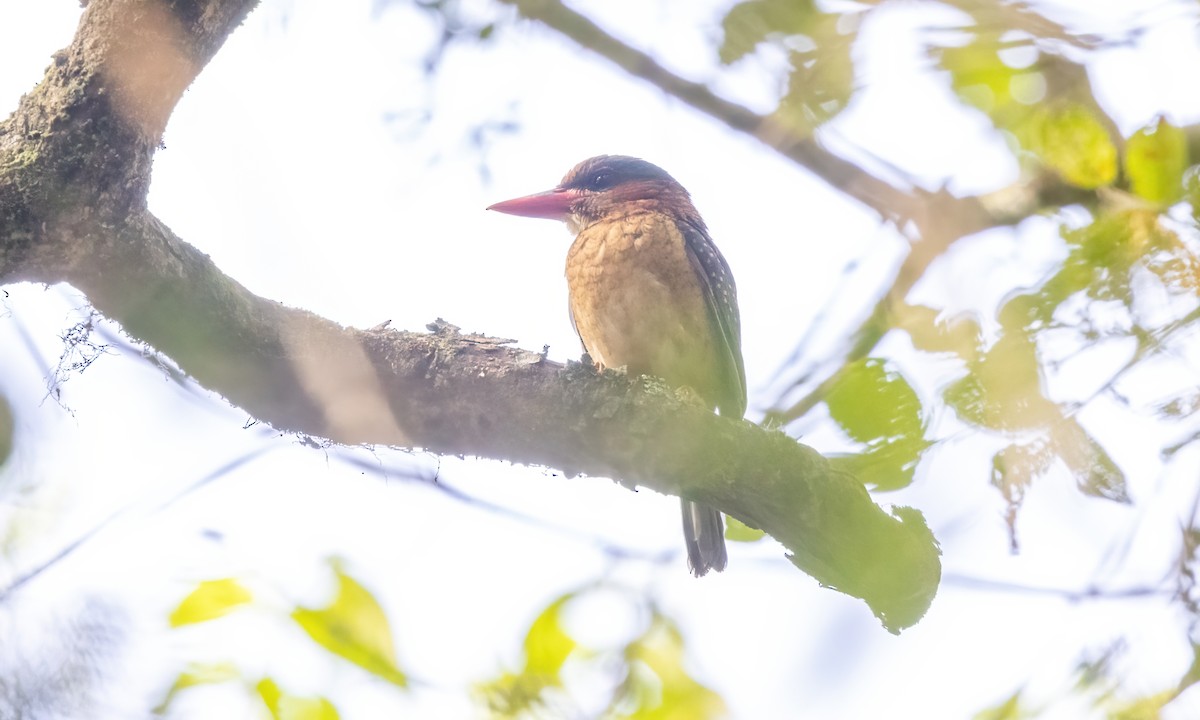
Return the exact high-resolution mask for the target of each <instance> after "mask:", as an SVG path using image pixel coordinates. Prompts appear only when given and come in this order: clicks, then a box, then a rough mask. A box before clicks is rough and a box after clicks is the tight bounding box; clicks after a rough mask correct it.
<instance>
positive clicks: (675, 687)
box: [619, 613, 728, 720]
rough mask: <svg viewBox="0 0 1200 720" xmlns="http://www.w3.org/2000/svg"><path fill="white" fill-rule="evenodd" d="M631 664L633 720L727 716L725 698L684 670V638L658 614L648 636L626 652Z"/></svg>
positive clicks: (629, 689) (699, 719) (700, 719)
mask: <svg viewBox="0 0 1200 720" xmlns="http://www.w3.org/2000/svg"><path fill="white" fill-rule="evenodd" d="M626 658H627V659H628V660H629V662H630V677H629V680H628V682H627V687H626V692H627V693H628V698H627V701H628V702H627V703H625V705H627V706H628V707H630V710H629V711H628V712H627V713H626V714H622V715H620V716H619V717H623V718H628V719H629V720H706V719H708V718H718V717H724V716H725V715H726V714H727V712H728V711H727V709H726V707H725V701H724V700H722V699H721V696H720V695H718V694H717V693H715V692H713V691H712V690H711V689H709V688H707V687H705V686H704V685H702V684H701V683H699V682H697V681H696V679H695V678H693V677H692V676H691V675H689V674H688V672H687V669H686V668H685V667H684V660H685V654H684V644H683V635H682V634H681V633H680V632H679V628H677V627H676V626H675V624H674V623H673V622H671V621H670V620H669V619H667V618H666V617H664V616H663V615H661V614H659V613H655V614H654V617H653V619H652V620H651V623H650V627H649V628H648V629H647V630H646V632H645V634H644V635H642V636H641V637H639V638H638V639H637V640H635V641H634V642H633V643H631V644H630V645H629V647H628V648H627V649H626Z"/></svg>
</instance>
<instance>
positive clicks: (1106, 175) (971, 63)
mask: <svg viewBox="0 0 1200 720" xmlns="http://www.w3.org/2000/svg"><path fill="white" fill-rule="evenodd" d="M979 6H980V9H981V10H983V8H985V7H986V6H987V4H984V3H980V4H979ZM980 21H981V24H980V25H978V26H976V28H975V32H974V33H973V34H972V36H971V40H970V41H969V42H967V43H966V44H965V45H961V46H957V47H936V46H935V47H931V48H930V51H929V52H930V54H931V56H932V57H933V58H934V59H935V60H936V61H937V62H938V64H939V65H941V66H942V67H943V68H945V69H946V70H947V71H948V72H949V75H950V86H951V88H952V89H953V90H954V92H955V94H957V95H958V97H959V98H960V99H961V100H962V101H963V102H964V103H966V104H967V105H970V106H972V107H975V108H977V109H979V110H981V111H982V112H984V113H986V114H987V116H988V117H989V118H990V119H991V120H992V123H993V124H994V125H995V126H996V127H997V128H1000V129H1002V130H1006V131H1008V132H1009V133H1011V134H1012V137H1013V138H1014V139H1016V141H1017V143H1018V144H1019V145H1020V146H1021V148H1023V149H1024V150H1026V151H1027V152H1029V153H1032V154H1033V155H1034V156H1036V157H1037V158H1038V159H1039V160H1040V161H1041V162H1042V163H1044V164H1045V165H1046V166H1047V167H1049V168H1051V169H1052V170H1054V171H1055V172H1056V173H1057V174H1058V175H1059V176H1060V177H1062V179H1063V180H1064V181H1066V182H1068V183H1070V184H1072V185H1075V186H1077V187H1080V188H1084V189H1094V188H1098V187H1103V186H1105V185H1110V184H1111V183H1112V182H1113V181H1114V180H1116V178H1117V147H1116V144H1115V143H1114V138H1113V137H1112V136H1111V135H1110V133H1109V131H1108V129H1107V126H1106V124H1105V121H1107V120H1108V118H1107V117H1106V116H1104V114H1103V111H1102V110H1101V109H1100V107H1099V106H1098V105H1097V104H1096V103H1095V101H1094V99H1093V98H1092V94H1091V89H1090V84H1089V83H1088V79H1087V75H1086V72H1085V71H1084V69H1083V68H1082V67H1081V66H1080V65H1079V64H1078V63H1074V62H1071V61H1068V60H1065V59H1064V58H1062V57H1061V56H1058V55H1054V54H1052V53H1048V52H1046V50H1045V48H1046V47H1047V46H1045V45H1039V44H1037V43H1036V42H1035V39H1034V38H1032V37H1026V38H1025V41H1024V42H1023V43H1022V42H1021V41H1020V40H1014V36H1013V34H1012V33H1011V32H1010V31H1009V28H1004V27H997V26H996V25H995V23H994V22H992V21H990V20H988V19H986V18H980ZM1014 47H1022V48H1023V49H1025V50H1028V51H1029V52H1030V53H1032V59H1031V62H1029V63H1028V64H1023V65H1022V66H1021V67H1015V66H1014V65H1012V64H1010V63H1007V62H1005V60H1004V55H1003V52H1004V51H1005V50H1009V49H1013V48H1014Z"/></svg>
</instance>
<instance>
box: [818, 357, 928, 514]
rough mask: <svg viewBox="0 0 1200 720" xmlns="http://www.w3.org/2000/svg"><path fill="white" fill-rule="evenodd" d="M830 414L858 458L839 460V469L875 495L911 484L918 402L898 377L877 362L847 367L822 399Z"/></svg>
mask: <svg viewBox="0 0 1200 720" xmlns="http://www.w3.org/2000/svg"><path fill="white" fill-rule="evenodd" d="M825 404H826V405H827V406H828V407H829V414H830V416H831V417H832V418H833V419H834V421H835V422H837V424H838V425H840V426H841V427H842V429H843V430H845V431H846V434H847V435H849V436H850V437H851V438H853V439H854V440H857V441H858V442H861V443H864V444H866V446H867V449H866V451H865V452H863V453H859V454H856V455H849V456H840V457H839V458H838V460H837V462H838V465H839V466H840V468H841V469H843V470H845V471H847V472H849V473H851V474H852V475H854V476H855V477H856V478H858V479H859V480H860V481H861V482H863V483H867V484H870V485H872V486H874V487H876V488H878V489H880V490H895V489H897V488H901V487H904V486H906V485H908V484H909V483H911V482H912V476H913V470H914V469H915V468H916V465H917V461H918V460H919V459H920V456H921V453H922V452H924V450H925V449H926V448H927V447H928V443H926V442H925V423H924V421H923V420H922V419H921V401H920V399H919V398H918V397H917V393H916V392H915V391H913V389H912V387H911V386H910V385H909V384H908V381H907V380H905V379H904V376H902V375H900V373H897V372H893V371H890V370H888V369H887V368H886V366H885V363H884V362H883V361H882V360H879V359H877V358H865V359H863V360H858V361H856V362H854V363H852V364H850V365H847V366H846V368H845V370H844V371H843V372H841V373H840V374H839V375H838V377H837V380H836V381H835V382H834V384H833V386H832V387H831V388H830V389H829V392H828V393H826V395H825Z"/></svg>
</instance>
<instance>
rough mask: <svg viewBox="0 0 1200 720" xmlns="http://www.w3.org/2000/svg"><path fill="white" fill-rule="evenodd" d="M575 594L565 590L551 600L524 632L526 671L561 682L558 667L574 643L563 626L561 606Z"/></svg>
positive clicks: (573, 647) (569, 652)
mask: <svg viewBox="0 0 1200 720" xmlns="http://www.w3.org/2000/svg"><path fill="white" fill-rule="evenodd" d="M574 597H575V594H574V593H567V594H566V595H563V596H562V597H559V598H558V599H557V600H555V601H554V602H553V603H551V604H550V606H549V607H547V608H546V609H545V610H543V611H542V612H541V614H539V615H538V616H537V618H536V619H534V621H533V623H532V624H531V625H530V626H529V632H528V633H527V634H526V635H525V672H527V673H534V674H537V675H541V676H544V677H546V678H548V679H552V682H553V684H555V685H558V684H560V682H561V681H560V679H559V677H558V674H559V671H560V670H562V666H563V663H564V662H566V661H567V656H569V655H570V654H571V653H572V652H574V650H575V648H576V646H577V645H576V642H575V640H574V638H572V637H571V636H570V635H568V634H567V632H566V631H565V630H564V629H563V627H562V609H563V607H564V606H565V605H566V604H567V603H568V602H569V601H570V600H571V599H572V598H574Z"/></svg>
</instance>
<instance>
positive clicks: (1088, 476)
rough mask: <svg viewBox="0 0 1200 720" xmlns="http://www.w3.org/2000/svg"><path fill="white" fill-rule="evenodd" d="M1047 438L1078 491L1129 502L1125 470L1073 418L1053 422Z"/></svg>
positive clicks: (1106, 498)
mask: <svg viewBox="0 0 1200 720" xmlns="http://www.w3.org/2000/svg"><path fill="white" fill-rule="evenodd" d="M1050 438H1051V442H1052V443H1053V447H1054V451H1055V452H1056V453H1058V456H1059V457H1060V458H1062V459H1063V462H1065V463H1066V464H1067V469H1068V470H1070V471H1071V475H1072V476H1073V477H1074V478H1075V486H1076V487H1077V488H1079V490H1080V491H1081V492H1083V493H1084V494H1085V495H1091V496H1093V497H1099V498H1104V499H1105V500H1112V501H1114V502H1120V503H1128V502H1130V499H1129V490H1128V488H1127V487H1126V483H1125V473H1123V472H1121V468H1119V467H1117V464H1116V463H1115V462H1113V459H1112V457H1110V456H1109V454H1108V452H1106V451H1105V450H1104V448H1103V447H1101V446H1100V443H1098V442H1096V440H1095V439H1094V438H1093V437H1092V436H1091V435H1090V434H1088V432H1087V431H1086V430H1084V429H1083V427H1081V426H1080V425H1079V423H1078V422H1076V421H1075V420H1074V418H1068V419H1066V420H1065V421H1064V422H1061V423H1059V424H1057V425H1055V426H1054V427H1053V428H1052V430H1051V434H1050Z"/></svg>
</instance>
